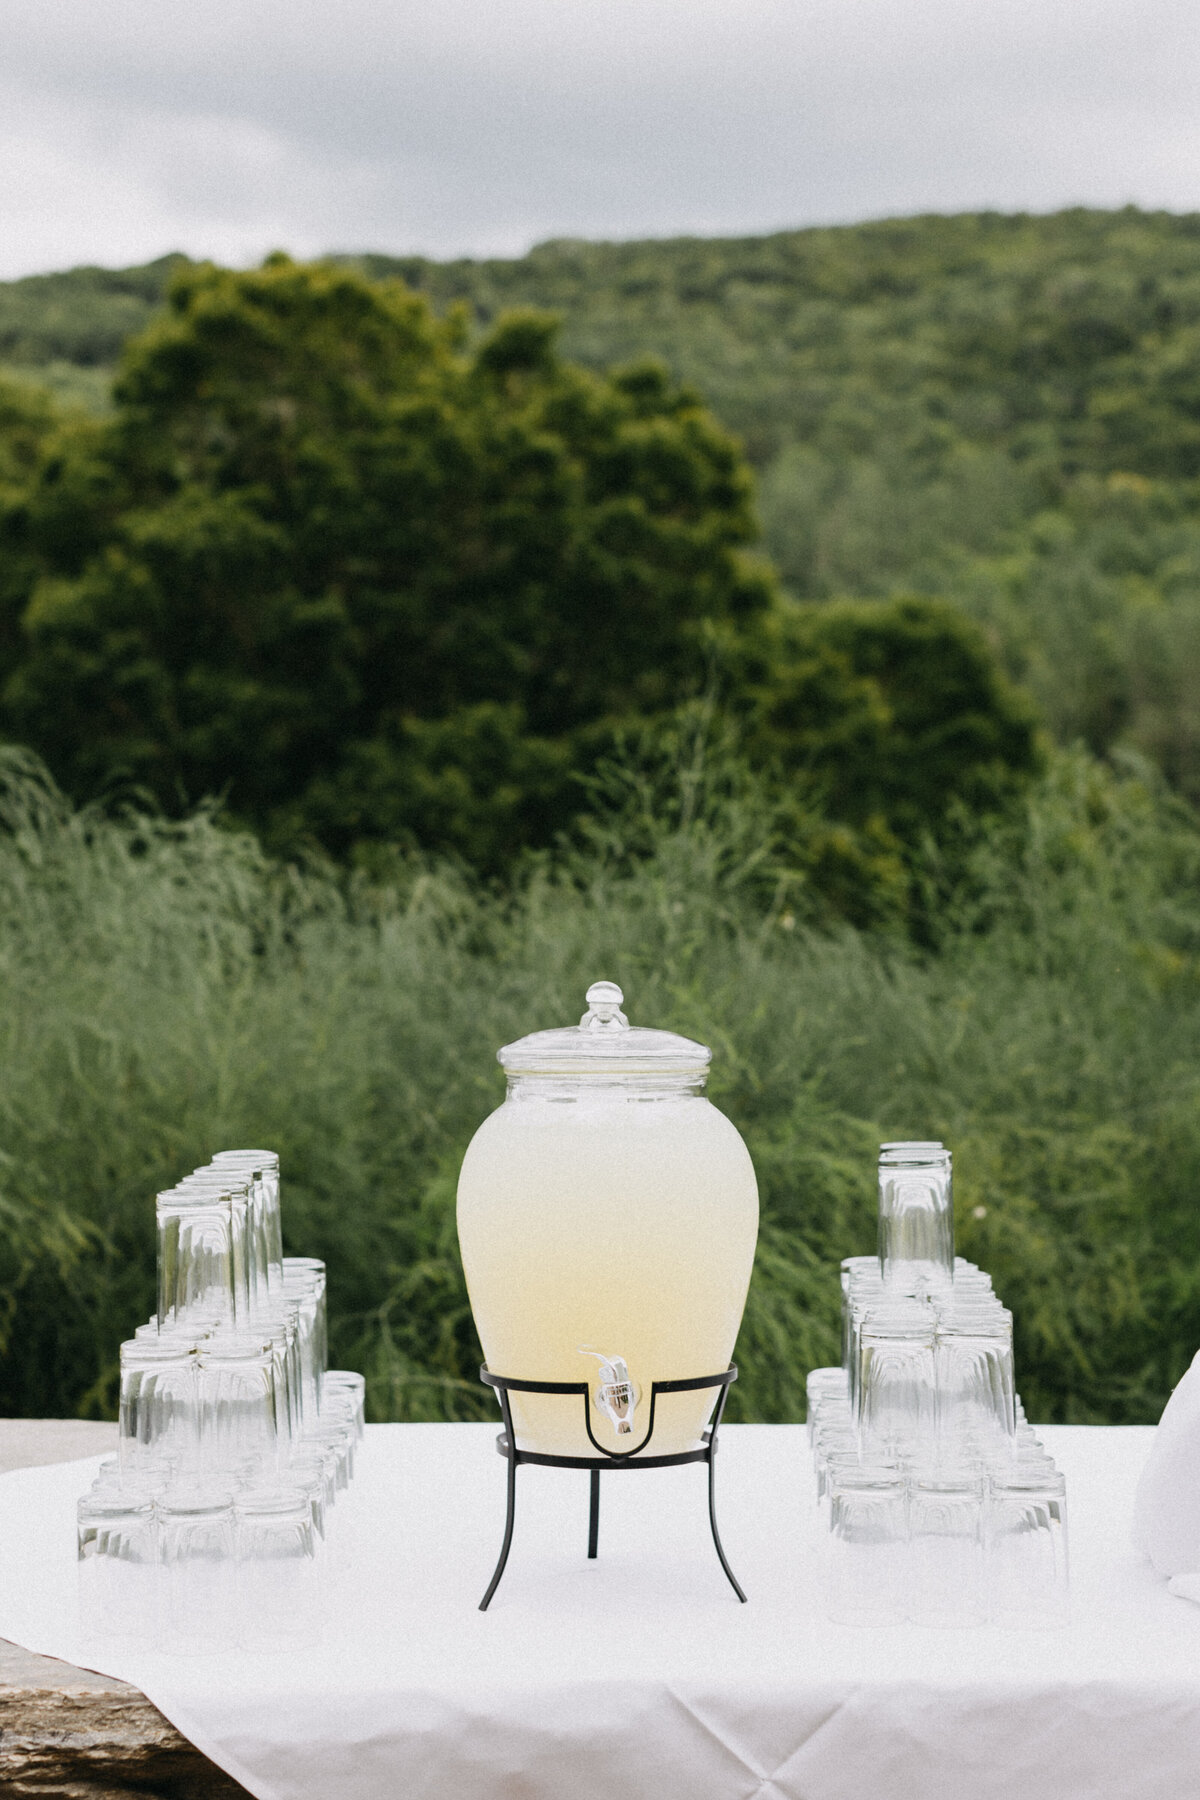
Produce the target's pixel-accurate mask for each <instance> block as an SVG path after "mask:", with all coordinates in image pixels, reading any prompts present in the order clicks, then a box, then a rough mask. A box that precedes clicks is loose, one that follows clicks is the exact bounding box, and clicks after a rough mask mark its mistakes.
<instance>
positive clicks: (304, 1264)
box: [283, 1256, 329, 1410]
mask: <svg viewBox="0 0 1200 1800" xmlns="http://www.w3.org/2000/svg"><path fill="white" fill-rule="evenodd" d="M283 1284H284V1288H285V1289H286V1288H287V1287H288V1286H289V1285H290V1286H291V1288H292V1296H291V1297H292V1298H293V1299H294V1298H295V1297H296V1294H297V1290H306V1291H308V1292H309V1293H311V1295H312V1298H313V1300H314V1302H315V1306H316V1317H315V1320H314V1323H313V1328H312V1363H313V1370H314V1380H315V1384H316V1393H317V1406H318V1410H319V1409H320V1401H321V1383H322V1381H323V1379H324V1376H325V1370H326V1369H327V1367H328V1366H329V1335H328V1329H327V1325H326V1310H325V1264H324V1263H323V1262H322V1261H321V1259H320V1257H319V1256H285V1257H284V1259H283Z"/></svg>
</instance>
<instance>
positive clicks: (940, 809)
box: [741, 596, 1042, 929]
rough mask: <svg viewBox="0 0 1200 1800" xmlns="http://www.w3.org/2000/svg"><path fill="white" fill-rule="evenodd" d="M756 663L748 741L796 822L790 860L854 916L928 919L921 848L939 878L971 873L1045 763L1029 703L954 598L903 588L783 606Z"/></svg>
mask: <svg viewBox="0 0 1200 1800" xmlns="http://www.w3.org/2000/svg"><path fill="white" fill-rule="evenodd" d="M758 659H759V660H758V664H757V667H756V668H754V667H751V668H748V669H747V670H746V674H745V677H744V693H743V697H742V699H741V705H742V707H743V709H744V712H745V716H746V735H745V748H746V753H747V755H748V756H749V758H750V760H751V762H752V764H753V765H754V766H755V767H757V768H758V769H759V770H760V771H762V773H763V774H764V775H765V777H766V779H767V781H768V783H769V784H770V786H771V787H772V788H773V789H774V791H775V792H776V794H777V795H778V796H779V797H780V798H779V803H780V805H781V809H782V813H783V817H784V819H785V820H786V818H787V817H788V815H789V813H790V815H791V817H792V819H793V820H794V825H795V830H794V841H793V860H794V861H795V862H796V863H797V864H798V865H799V866H800V867H802V868H803V869H805V870H806V872H807V874H808V876H809V879H810V881H811V883H812V885H813V887H814V888H815V889H816V891H817V892H818V893H820V894H822V895H823V896H824V897H825V899H826V900H827V901H830V902H832V903H833V905H834V906H835V908H836V910H837V911H838V912H840V913H842V914H843V915H845V916H847V917H849V918H851V919H853V920H854V921H855V922H856V923H869V922H871V921H872V920H873V919H879V918H887V917H889V916H892V917H894V916H897V915H905V914H907V915H909V916H910V919H911V920H912V922H915V923H917V924H918V926H919V927H920V928H921V929H927V924H928V922H927V921H923V919H922V916H921V915H922V914H923V911H924V908H925V905H926V902H925V901H924V900H923V899H920V898H919V889H920V883H919V882H917V883H916V884H915V885H914V878H915V877H917V876H918V875H919V876H921V877H922V878H926V877H927V876H928V872H929V855H930V851H931V850H932V852H933V853H934V858H935V862H936V864H937V865H938V866H939V867H940V878H941V882H942V884H943V887H944V884H945V882H946V881H947V880H949V881H950V882H953V881H954V880H955V879H956V878H957V877H958V875H960V874H962V873H965V868H966V862H965V853H966V852H968V851H969V849H970V846H971V843H972V842H973V840H974V837H975V834H976V833H977V832H978V831H979V830H980V829H983V828H985V826H986V821H987V820H989V819H990V818H992V817H994V816H996V815H998V814H1000V813H1002V812H1004V811H1005V810H1006V809H1007V808H1008V807H1009V806H1010V805H1011V803H1012V802H1013V801H1014V800H1015V799H1016V798H1017V797H1018V796H1019V794H1020V793H1021V791H1022V788H1023V787H1024V786H1025V784H1026V783H1027V781H1028V780H1029V778H1030V777H1031V776H1033V775H1034V774H1036V773H1037V771H1038V770H1039V769H1040V768H1041V766H1042V750H1041V746H1040V743H1039V737H1038V730H1037V721H1036V715H1035V713H1034V710H1033V708H1032V706H1031V705H1030V703H1029V701H1028V699H1027V697H1026V696H1025V695H1024V694H1023V693H1021V692H1020V691H1019V690H1018V689H1016V688H1014V687H1013V685H1012V684H1011V683H1010V682H1009V681H1008V680H1006V678H1005V677H1004V675H1003V673H1002V671H1001V670H1000V668H999V666H998V664H997V662H996V659H995V657H994V655H993V654H992V651H991V649H990V648H989V646H988V643H987V641H986V639H985V638H984V636H983V633H982V632H981V631H980V630H979V628H978V627H977V626H975V625H973V624H972V623H971V622H970V620H968V619H966V618H965V617H964V616H963V614H962V613H961V612H959V611H958V609H957V608H956V607H954V606H951V605H949V604H947V603H946V602H944V601H937V600H925V599H920V598H917V597H912V596H909V597H903V598H900V599H896V600H888V601H879V600H875V601H871V600H860V601H840V602H838V601H834V602H830V603H829V604H827V605H824V606H791V607H785V608H780V609H778V610H777V611H776V612H775V613H774V614H773V615H772V616H771V618H770V619H769V620H768V621H767V622H766V624H765V626H764V628H763V630H762V632H761V634H760V638H759V648H758ZM814 814H815V815H816V820H817V822H814ZM943 897H944V896H943ZM914 908H915V909H916V911H915V913H914Z"/></svg>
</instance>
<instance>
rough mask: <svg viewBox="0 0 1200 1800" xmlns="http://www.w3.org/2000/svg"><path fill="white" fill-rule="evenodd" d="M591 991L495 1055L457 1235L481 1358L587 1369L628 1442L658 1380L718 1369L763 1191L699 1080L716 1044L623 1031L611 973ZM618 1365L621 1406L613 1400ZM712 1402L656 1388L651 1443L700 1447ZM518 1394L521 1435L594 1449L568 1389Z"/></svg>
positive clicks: (543, 1374)
mask: <svg viewBox="0 0 1200 1800" xmlns="http://www.w3.org/2000/svg"><path fill="white" fill-rule="evenodd" d="M587 999H588V1011H587V1012H585V1014H584V1015H583V1018H582V1020H581V1021H580V1023H579V1025H578V1026H572V1027H567V1028H564V1029H561V1030H554V1031H541V1032H535V1033H533V1034H532V1035H531V1036H529V1037H525V1038H521V1039H520V1040H519V1041H518V1042H517V1043H514V1044H509V1045H507V1046H506V1047H505V1048H504V1049H503V1050H501V1051H500V1052H499V1053H498V1055H499V1061H500V1063H501V1065H502V1066H503V1068H504V1070H505V1072H506V1074H507V1076H508V1094H507V1098H506V1099H505V1101H504V1104H503V1105H502V1106H500V1107H499V1108H498V1109H497V1110H496V1111H495V1112H494V1113H492V1115H491V1116H490V1117H489V1118H487V1119H485V1120H484V1122H483V1124H482V1125H481V1126H480V1128H479V1130H478V1131H477V1132H476V1134H475V1136H474V1138H473V1139H472V1141H471V1144H470V1146H469V1148H468V1150H467V1153H466V1156H465V1158H464V1159H463V1166H462V1173H461V1176H460V1178H459V1186H458V1232H459V1242H460V1245H461V1247H462V1257H463V1266H464V1269H465V1271H466V1277H467V1287H468V1290H469V1292H470V1296H471V1306H472V1310H473V1312H474V1314H475V1322H476V1325H477V1327H478V1329H479V1335H480V1339H481V1342H482V1344H483V1351H484V1356H485V1358H486V1361H487V1365H488V1367H489V1369H491V1370H492V1371H493V1372H494V1373H496V1374H499V1375H509V1376H517V1377H522V1378H524V1379H527V1380H535V1381H583V1380H587V1381H589V1382H590V1384H591V1391H592V1396H593V1401H594V1404H593V1407H592V1428H593V1430H594V1431H595V1433H596V1436H597V1438H598V1439H599V1441H600V1443H601V1444H602V1445H603V1446H604V1447H605V1448H606V1449H611V1450H613V1451H617V1452H620V1451H628V1450H630V1449H633V1448H635V1447H636V1446H637V1445H638V1444H639V1443H640V1442H641V1441H642V1439H643V1438H644V1436H645V1431H646V1426H647V1425H648V1423H649V1402H650V1388H651V1383H652V1382H654V1381H656V1380H658V1381H669V1380H679V1379H685V1378H687V1377H695V1376H700V1375H713V1374H717V1373H719V1372H720V1371H722V1370H723V1369H725V1368H726V1367H727V1366H728V1364H729V1361H730V1358H731V1357H732V1354H733V1347H734V1342H735V1339H736V1337H737V1333H738V1327H739V1325H740V1323H741V1317H742V1311H743V1308H744V1306H745V1302H746V1291H747V1288H748V1286H749V1281H750V1271H751V1267H752V1264H753V1261H754V1248H755V1241H756V1237H757V1232H758V1188H757V1184H756V1182H755V1178H754V1169H753V1165H752V1164H751V1161H750V1156H749V1152H748V1151H747V1149H746V1146H745V1144H744V1143H743V1142H742V1139H741V1137H740V1136H739V1134H738V1132H737V1130H736V1129H735V1127H734V1126H733V1125H731V1124H730V1122H729V1120H728V1119H727V1118H725V1116H724V1114H723V1113H720V1112H718V1111H717V1109H716V1107H715V1106H713V1105H712V1104H711V1103H710V1102H709V1101H708V1100H707V1099H705V1097H704V1094H703V1088H704V1083H705V1080H706V1077H707V1073H708V1065H709V1061H710V1058H711V1052H710V1051H709V1050H708V1049H707V1048H706V1047H705V1046H704V1045H703V1044H698V1043H694V1042H693V1041H692V1040H691V1039H689V1038H683V1037H678V1036H676V1035H675V1034H674V1033H673V1032H666V1031H651V1030H645V1029H640V1028H636V1027H634V1028H631V1027H630V1025H629V1023H628V1021H627V1019H626V1018H625V1015H624V1014H623V1013H622V1011H621V1010H620V1009H621V1003H622V999H623V996H622V994H621V990H620V989H619V988H617V987H615V986H614V985H613V984H612V983H611V982H597V983H595V984H594V985H593V986H592V987H591V988H589V989H588V994H587ZM621 1364H623V1365H624V1368H625V1370H626V1371H627V1374H628V1384H629V1385H631V1386H632V1389H633V1408H632V1417H630V1416H629V1411H628V1407H627V1405H626V1404H625V1403H624V1402H622V1403H620V1404H618V1403H614V1401H613V1398H612V1396H613V1394H614V1393H615V1392H616V1390H617V1389H618V1388H619V1387H620V1386H621V1385H622V1383H621V1380H620V1377H621V1368H620V1365H621ZM614 1377H616V1379H614ZM715 1400H716V1392H715V1390H712V1389H709V1390H707V1391H699V1392H696V1393H690V1394H672V1395H666V1396H663V1397H661V1398H660V1399H659V1402H658V1406H657V1410H656V1419H655V1429H654V1438H653V1441H652V1443H651V1444H650V1446H649V1447H648V1448H647V1451H646V1454H647V1455H659V1456H661V1455H669V1454H674V1453H677V1452H680V1451H683V1450H689V1449H693V1448H695V1447H696V1445H697V1444H698V1443H699V1441H700V1433H701V1432H702V1430H703V1428H704V1425H705V1423H706V1422H707V1419H708V1417H709V1414H710V1413H711V1411H712V1408H713V1405H714V1404H715ZM512 1405H513V1415H514V1423H515V1425H516V1428H517V1441H518V1444H519V1445H520V1446H521V1447H522V1448H523V1449H530V1450H538V1451H541V1452H543V1453H546V1454H552V1455H569V1456H594V1455H595V1450H594V1448H593V1446H592V1445H591V1444H590V1443H589V1441H588V1438H587V1435H586V1431H585V1428H584V1418H583V1405H582V1401H581V1400H580V1399H579V1398H578V1397H577V1396H573V1395H572V1396H564V1397H561V1398H560V1397H558V1396H546V1395H513V1396H512ZM622 1426H624V1427H626V1428H625V1429H622Z"/></svg>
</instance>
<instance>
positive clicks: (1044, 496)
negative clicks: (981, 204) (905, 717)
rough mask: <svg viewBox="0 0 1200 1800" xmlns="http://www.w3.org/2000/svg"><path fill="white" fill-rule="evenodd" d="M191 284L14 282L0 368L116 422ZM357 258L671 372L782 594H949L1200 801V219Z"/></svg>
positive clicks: (1033, 674)
mask: <svg viewBox="0 0 1200 1800" xmlns="http://www.w3.org/2000/svg"><path fill="white" fill-rule="evenodd" d="M181 260H182V259H174V258H169V257H168V258H163V259H161V260H160V261H158V262H156V263H152V264H149V265H147V266H146V267H144V268H140V269H130V270H123V271H106V270H99V269H76V270H72V271H70V272H68V273H65V274H60V275H46V276H37V277H31V278H28V279H26V280H24V281H18V282H10V283H7V284H4V285H2V286H0V362H3V363H5V364H7V365H8V367H9V369H10V370H11V371H13V372H20V373H22V374H24V375H26V376H29V377H33V378H34V379H40V380H42V381H44V382H48V383H49V384H50V385H52V386H53V387H54V388H55V389H56V390H57V391H58V392H59V393H60V395H63V396H66V397H68V398H72V399H74V400H76V401H78V402H82V403H83V404H85V405H89V404H90V405H92V406H94V405H96V404H97V403H98V401H99V399H100V398H101V394H102V386H103V381H104V373H103V372H104V371H105V370H106V369H108V368H109V367H111V366H112V364H113V362H114V359H115V358H116V356H117V354H118V351H119V347H120V345H121V343H122V342H123V340H124V339H125V338H126V337H127V336H128V335H129V334H131V333H133V332H135V331H137V330H139V329H140V328H141V327H142V326H143V325H144V324H145V323H146V322H147V321H148V320H149V319H150V318H151V317H152V315H153V314H154V312H155V310H156V308H157V307H158V306H159V304H160V302H161V298H162V295H163V293H164V291H165V288H166V284H167V282H168V280H169V278H170V273H171V270H172V267H173V266H175V264H176V263H177V262H178V261H181ZM344 260H345V261H348V262H352V263H354V264H356V265H357V266H359V267H361V268H362V269H363V270H364V271H366V272H367V273H369V274H371V275H372V276H379V277H383V276H389V275H398V276H401V277H402V278H403V279H404V280H405V281H407V282H408V283H410V284H411V285H413V286H414V287H417V288H419V289H421V290H423V291H424V292H426V293H428V295H429V296H430V297H431V299H432V300H433V302H434V304H435V306H436V307H437V308H438V309H439V310H442V309H445V308H446V307H448V306H450V305H451V304H453V303H455V302H465V303H466V305H467V306H468V307H469V308H470V309H471V313H472V315H473V317H474V320H475V323H476V326H477V327H478V328H479V329H483V328H485V327H486V326H488V325H489V324H490V323H491V322H492V321H493V320H494V319H495V318H496V317H497V316H498V315H499V314H500V313H501V312H503V311H504V310H505V309H506V308H510V307H513V306H518V305H535V306H538V307H546V308H550V309H553V310H554V311H556V312H558V313H559V314H560V315H561V317H562V320H563V337H562V348H563V350H564V352H565V353H566V355H567V356H569V357H571V358H573V359H575V360H577V361H580V362H583V363H585V364H587V365H590V366H593V367H596V368H601V367H608V366H610V365H611V364H613V363H619V362H622V361H626V360H628V359H630V358H632V357H635V356H639V355H642V354H644V353H646V352H650V353H653V354H655V355H657V356H660V357H662V358H663V359H664V360H665V361H666V362H667V364H668V365H669V366H670V368H671V370H672V372H673V373H674V374H675V375H676V376H677V377H679V378H682V379H683V380H685V381H688V382H691V383H694V384H695V385H696V386H698V387H699V388H700V390H701V391H702V393H703V395H704V397H705V399H706V400H707V401H708V403H709V404H710V405H711V406H712V407H713V409H714V410H715V412H716V413H717V416H718V417H719V418H720V419H721V420H722V421H723V422H724V423H725V424H726V425H728V426H730V427H731V428H732V429H733V430H735V431H736V432H737V433H739V434H740V436H741V437H742V439H743V441H744V443H745V445H746V448H747V451H748V453H749V455H750V458H751V461H752V462H753V463H754V464H755V466H756V467H757V469H758V471H759V473H760V496H759V509H760V515H761V518H762V524H763V532H764V538H765V543H766V547H767V549H768V550H769V552H770V554H771V556H772V557H773V559H774V561H775V563H776V565H777V566H778V568H779V569H780V571H781V573H782V576H783V578H784V581H785V584H786V585H787V587H788V588H789V589H790V591H791V592H793V593H794V594H796V595H797V596H799V597H801V598H811V599H822V598H826V597H829V596H835V595H855V596H872V595H882V594H888V593H895V592H901V591H915V592H920V593H926V594H935V595H941V596H946V597H948V598H950V599H952V600H953V601H955V602H956V603H957V604H958V605H960V606H962V607H963V608H964V609H965V610H966V611H968V612H969V613H970V614H971V615H972V616H973V617H975V618H976V619H978V620H979V621H981V622H982V623H983V624H984V625H985V626H986V627H987V628H988V630H989V632H990V633H991V634H992V636H993V639H994V641H995V642H996V644H997V645H998V646H999V647H1000V648H1001V650H1002V652H1003V654H1004V656H1005V658H1006V661H1007V663H1008V667H1009V671H1010V673H1012V674H1013V675H1015V676H1016V677H1017V678H1018V679H1020V680H1022V681H1023V682H1025V683H1026V685H1028V686H1029V687H1030V688H1031V689H1032V691H1033V693H1034V695H1035V696H1036V698H1037V700H1038V702H1039V705H1040V707H1041V710H1042V713H1043V716H1044V718H1045V719H1046V721H1047V723H1048V724H1049V726H1050V727H1051V729H1052V731H1053V732H1054V734H1055V735H1056V736H1057V737H1058V738H1060V739H1061V740H1063V741H1065V742H1070V741H1073V740H1074V739H1076V738H1080V737H1082V738H1083V739H1084V740H1085V741H1086V742H1087V743H1088V744H1089V745H1090V746H1091V747H1092V748H1093V749H1094V750H1097V751H1100V752H1104V751H1107V750H1109V749H1110V748H1111V747H1113V746H1114V745H1116V744H1120V743H1124V744H1128V745H1130V746H1131V747H1133V748H1134V749H1136V750H1139V751H1141V752H1143V753H1145V754H1148V755H1150V756H1152V757H1153V758H1154V759H1155V760H1156V761H1158V762H1159V763H1160V764H1161V765H1162V766H1163V767H1164V768H1165V769H1166V771H1167V772H1168V774H1169V776H1170V778H1171V779H1172V781H1174V782H1175V783H1176V784H1177V785H1178V786H1179V787H1180V788H1181V789H1182V790H1183V791H1184V792H1186V793H1188V794H1189V795H1191V796H1193V797H1196V796H1197V795H1200V703H1198V702H1197V701H1196V700H1195V699H1194V698H1193V696H1194V695H1196V694H1197V693H1200V534H1198V533H1197V529H1196V524H1195V497H1196V482H1197V478H1198V477H1200V217H1198V216H1196V215H1187V216H1173V215H1170V214H1167V213H1141V212H1138V211H1136V210H1134V209H1132V208H1128V209H1125V210H1123V211H1120V212H1112V213H1108V212H1090V211H1085V210H1082V209H1078V210H1072V211H1069V212H1064V213H1058V214H1055V215H1052V216H1050V217H1039V218H1034V217H1029V216H1026V215H1016V216H1011V217H1010V216H1004V215H999V214H967V215H961V216H958V217H952V218H943V217H926V218H917V219H908V220H897V221H884V222H880V223H876V224H868V225H859V226H848V227H838V228H821V229H815V230H807V231H795V232H783V233H778V234H776V235H774V236H770V237H761V238H745V239H676V240H670V241H662V242H645V243H632V244H589V243H581V242H575V241H560V242H555V243H549V244H544V245H541V246H539V247H538V248H537V249H535V250H533V251H532V252H531V253H530V254H529V255H528V256H525V257H521V258H517V259H513V260H508V261H500V260H492V261H458V262H451V263H434V262H430V261H427V260H425V259H421V258H415V257H402V258H394V257H384V256H372V255H364V256H360V257H347V258H345V259H344Z"/></svg>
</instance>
